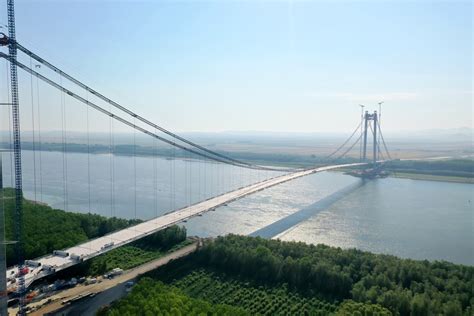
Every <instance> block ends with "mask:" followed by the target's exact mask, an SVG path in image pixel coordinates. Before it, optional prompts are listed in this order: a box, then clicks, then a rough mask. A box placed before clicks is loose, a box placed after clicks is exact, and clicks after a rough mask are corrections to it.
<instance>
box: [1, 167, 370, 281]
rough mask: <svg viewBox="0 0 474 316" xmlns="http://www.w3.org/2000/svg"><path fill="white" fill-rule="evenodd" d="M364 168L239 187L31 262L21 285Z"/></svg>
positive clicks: (279, 178) (286, 176)
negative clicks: (204, 217) (195, 220)
mask: <svg viewBox="0 0 474 316" xmlns="http://www.w3.org/2000/svg"><path fill="white" fill-rule="evenodd" d="M365 164H366V163H352V164H342V165H332V166H325V167H319V168H314V169H307V170H302V171H297V172H293V173H289V174H284V175H280V176H277V177H274V178H271V179H267V180H264V181H261V182H258V183H255V184H251V185H248V186H246V187H242V188H239V189H237V190H234V191H231V192H227V193H224V194H221V195H219V196H216V197H213V198H210V199H207V200H205V201H201V202H198V203H196V204H193V205H190V206H187V207H184V208H181V209H178V210H176V211H173V212H170V213H167V214H165V215H162V216H159V217H156V218H153V219H151V220H148V221H145V222H143V223H140V224H137V225H135V226H131V227H128V228H125V229H122V230H119V231H116V232H113V233H110V234H108V235H105V236H103V237H100V238H96V239H93V240H89V241H87V242H84V243H82V244H79V245H76V246H74V247H70V248H67V249H63V250H62V251H64V252H67V253H68V254H69V255H68V256H58V255H54V254H50V255H46V256H43V257H40V258H37V259H34V260H33V261H35V262H40V263H41V266H39V267H36V268H33V267H29V269H30V270H29V273H28V274H26V275H25V285H26V286H27V287H28V286H29V285H31V283H33V281H35V280H38V279H41V278H43V277H45V276H47V275H50V274H53V273H55V272H57V271H60V270H63V269H66V268H68V267H71V266H73V265H76V264H78V263H79V262H81V261H85V260H88V259H91V258H93V257H95V256H98V255H101V254H103V253H106V252H108V251H110V250H112V249H115V248H117V247H120V246H123V245H126V244H128V243H130V242H133V241H135V240H138V239H140V238H143V237H145V236H148V235H150V234H153V233H155V232H157V231H159V230H162V229H164V228H166V227H169V226H172V225H174V224H177V223H179V222H182V221H184V220H186V219H189V218H191V217H194V216H198V215H200V214H202V213H205V212H207V211H210V210H212V209H214V208H216V207H219V206H221V205H224V204H227V203H229V202H232V201H235V200H238V199H240V198H243V197H245V196H247V195H250V194H253V193H256V192H258V191H261V190H264V189H267V188H270V187H272V186H275V185H278V184H281V183H284V182H287V181H291V180H294V179H296V178H300V177H303V176H306V175H309V174H313V173H317V172H322V171H328V170H333V169H338V168H344V167H350V166H358V165H365ZM75 256H79V257H80V260H77V259H74V257H75ZM76 258H77V257H76ZM46 267H52V268H53V269H47V268H46ZM17 272H18V267H17V266H14V267H11V268H9V269H8V270H7V279H8V278H9V277H10V278H11V280H13V279H14V277H15V275H16V274H17ZM16 281H17V279H16V278H15V282H11V281H8V283H7V288H9V289H11V288H14V287H15V283H16Z"/></svg>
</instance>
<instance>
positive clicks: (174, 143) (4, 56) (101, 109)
mask: <svg viewBox="0 0 474 316" xmlns="http://www.w3.org/2000/svg"><path fill="white" fill-rule="evenodd" d="M0 57H1V58H6V59H8V56H7V55H6V54H5V53H0ZM14 63H15V64H16V65H17V66H18V67H20V68H21V69H23V70H25V71H26V72H28V73H31V74H33V75H34V76H36V77H38V78H39V79H41V80H43V81H44V82H46V83H48V84H49V85H51V86H53V87H55V88H56V89H58V90H60V91H62V92H65V93H67V94H68V95H70V96H72V97H73V98H75V99H77V100H79V101H81V102H83V103H85V104H87V105H88V106H90V107H92V108H94V109H95V110H97V111H99V112H101V113H103V114H105V115H107V116H110V117H112V118H114V119H115V120H117V121H119V122H121V123H123V124H125V125H128V126H130V127H132V128H134V129H136V130H138V131H140V132H142V133H144V134H147V135H149V136H152V137H155V138H156V139H158V140H160V141H162V142H165V143H167V144H170V145H172V146H174V147H177V148H179V149H182V150H185V151H187V152H189V153H193V154H196V155H198V156H201V157H205V158H208V159H210V160H214V161H216V162H220V163H223V164H229V165H234V166H237V167H242V168H249V169H255V170H268V171H279V172H288V171H301V170H303V169H301V168H272V167H264V166H258V165H250V164H241V163H235V162H230V161H228V160H224V159H221V158H216V157H213V156H210V155H208V154H205V153H202V152H199V151H196V150H195V149H192V148H189V147H186V146H184V145H181V144H178V143H177V142H175V141H173V140H169V139H167V138H164V137H162V136H159V135H157V134H155V133H153V132H150V131H149V130H147V129H145V128H143V127H140V126H138V125H135V124H134V123H132V122H130V121H128V120H127V119H124V118H123V117H121V116H118V115H116V114H113V113H112V112H110V111H108V110H106V109H104V108H102V107H101V106H99V105H97V104H95V103H93V102H91V101H88V100H86V99H84V98H83V97H81V96H80V95H78V94H76V93H74V92H72V91H71V90H69V89H67V88H65V87H63V86H62V85H60V84H58V83H56V82H54V81H52V80H51V79H49V78H46V77H45V76H43V75H41V74H40V73H38V72H36V71H34V70H32V69H31V68H29V67H28V66H26V65H24V64H22V63H21V62H19V61H15V62H14Z"/></svg>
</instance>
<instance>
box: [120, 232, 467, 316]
mask: <svg viewBox="0 0 474 316" xmlns="http://www.w3.org/2000/svg"><path fill="white" fill-rule="evenodd" d="M147 276H148V277H151V278H153V279H154V280H156V281H159V282H164V283H166V284H167V285H169V286H173V287H176V288H178V289H179V290H180V291H182V293H184V294H186V295H187V296H189V297H192V298H196V299H201V300H205V301H207V302H209V303H210V304H227V305H231V306H234V307H239V308H242V309H243V310H245V311H246V312H248V313H250V314H252V315H256V314H268V315H270V314H281V315H285V314H286V315H288V314H293V313H294V314H301V315H305V314H306V315H308V314H309V315H327V314H333V313H334V314H337V315H353V314H359V315H390V314H392V315H466V316H467V315H472V311H473V308H474V267H471V266H463V265H456V264H452V263H448V262H439V261H434V262H429V261H426V260H425V261H417V260H410V259H400V258H397V257H394V256H389V255H378V254H372V253H369V252H363V251H359V250H355V249H348V250H343V249H340V248H334V247H329V246H325V245H316V246H315V245H308V244H304V243H301V242H283V241H280V240H265V239H262V238H258V237H257V238H252V237H244V236H236V235H228V236H225V237H218V238H217V239H215V240H214V241H211V242H207V243H206V244H205V246H204V247H203V248H202V249H201V250H199V251H198V252H197V253H195V254H193V255H191V256H188V257H186V258H183V259H180V260H176V261H174V262H172V263H170V264H168V265H167V266H164V267H162V268H160V269H157V270H155V271H152V272H150V273H149V274H148V275H147ZM152 284H153V283H152ZM128 302H129V304H132V305H133V300H129V301H128ZM121 306H123V305H121ZM114 309H115V306H112V309H111V310H112V311H113V310H114ZM269 311H272V313H269Z"/></svg>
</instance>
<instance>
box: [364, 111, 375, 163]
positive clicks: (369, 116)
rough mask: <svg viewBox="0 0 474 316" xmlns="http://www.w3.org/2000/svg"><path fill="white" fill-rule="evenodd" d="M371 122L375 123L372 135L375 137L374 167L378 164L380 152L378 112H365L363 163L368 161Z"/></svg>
mask: <svg viewBox="0 0 474 316" xmlns="http://www.w3.org/2000/svg"><path fill="white" fill-rule="evenodd" d="M370 121H372V122H374V124H373V128H372V134H373V137H374V140H373V157H372V164H373V167H375V166H376V164H377V153H378V151H379V143H378V141H377V129H378V114H377V111H374V113H369V111H365V114H364V143H363V153H362V161H363V162H365V161H367V133H368V128H369V124H370Z"/></svg>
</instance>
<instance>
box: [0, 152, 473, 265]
mask: <svg viewBox="0 0 474 316" xmlns="http://www.w3.org/2000/svg"><path fill="white" fill-rule="evenodd" d="M34 158H35V159H33V152H31V151H24V152H23V172H24V173H23V178H24V191H25V195H26V197H27V198H29V199H36V200H38V201H42V202H44V203H47V204H49V205H51V206H52V207H55V208H60V209H67V210H68V211H76V212H89V211H90V212H93V213H98V214H101V215H104V216H117V217H124V218H141V219H149V218H152V217H154V216H158V215H160V214H164V213H165V212H168V211H170V210H173V209H176V208H179V207H183V206H186V205H189V204H190V203H194V202H197V201H199V200H203V199H206V198H209V197H211V196H213V195H215V194H218V193H223V192H225V191H228V190H231V189H235V188H238V187H240V186H242V185H245V184H249V183H251V182H255V181H258V180H263V179H264V178H266V177H271V176H275V175H277V173H271V172H261V171H260V172H256V171H251V170H242V169H240V168H235V167H229V166H223V165H216V164H213V163H206V162H200V161H196V160H180V159H171V160H169V159H163V158H155V159H153V158H149V157H130V156H115V157H114V156H110V155H105V154H104V155H90V156H88V155H86V154H81V153H68V154H66V155H63V154H62V153H58V152H42V153H41V157H40V154H39V153H38V152H36V154H35V157H34ZM40 158H41V159H40ZM34 161H35V163H33V162H34ZM111 165H113V168H111V167H110V166H111ZM3 172H4V176H5V180H4V181H5V185H6V186H9V185H11V177H10V174H11V165H10V156H9V155H8V154H3ZM34 174H36V176H34ZM473 189H474V185H472V184H462V183H447V182H434V181H419V180H408V179H397V178H386V179H377V180H372V181H366V182H362V181H361V180H360V179H357V178H354V177H351V176H348V175H344V174H342V173H338V172H325V173H320V174H315V175H311V176H308V177H304V178H300V179H297V180H294V181H292V182H288V183H285V184H282V185H279V186H276V187H273V188H270V189H268V190H265V191H262V192H259V193H257V194H254V195H251V196H248V197H246V198H244V199H242V200H239V201H235V202H233V203H231V204H229V205H227V206H223V207H220V208H218V209H217V210H216V211H214V212H209V213H207V214H205V215H203V216H202V217H196V218H194V219H191V220H189V221H188V222H187V223H185V225H186V226H187V228H188V233H189V234H190V235H199V236H218V235H224V234H227V233H237V234H252V233H254V234H256V235H261V236H265V237H273V238H280V239H282V240H296V241H304V242H307V243H315V244H316V243H324V244H328V245H331V246H338V247H342V248H354V247H355V248H358V249H362V250H368V251H372V252H376V253H385V254H393V255H397V256H401V257H406V258H414V259H428V260H447V261H451V262H455V263H462V264H468V265H474V245H473V240H474V211H473V206H472V202H473V201H472V199H473V193H474V190H473ZM275 222H277V224H274V223H275ZM272 224H273V225H272Z"/></svg>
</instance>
